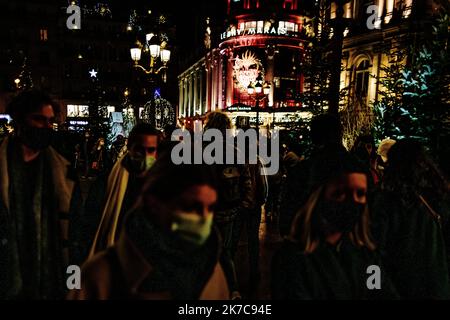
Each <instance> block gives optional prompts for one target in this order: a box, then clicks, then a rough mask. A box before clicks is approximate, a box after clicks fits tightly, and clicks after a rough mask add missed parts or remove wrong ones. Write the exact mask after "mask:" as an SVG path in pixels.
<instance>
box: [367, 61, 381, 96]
mask: <svg viewBox="0 0 450 320" xmlns="http://www.w3.org/2000/svg"><path fill="white" fill-rule="evenodd" d="M379 60H380V55H378V54H374V55H373V58H372V59H371V61H372V68H371V69H370V75H371V77H369V88H368V89H369V92H368V94H367V95H368V102H369V103H370V102H374V101H375V100H376V97H377V82H378V81H377V79H379V78H378V75H379V70H378V68H379V66H380V61H379ZM372 76H374V77H372Z"/></svg>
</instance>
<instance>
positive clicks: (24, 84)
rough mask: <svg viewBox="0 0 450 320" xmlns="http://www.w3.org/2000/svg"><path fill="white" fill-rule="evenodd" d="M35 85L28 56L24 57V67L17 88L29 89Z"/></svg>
mask: <svg viewBox="0 0 450 320" xmlns="http://www.w3.org/2000/svg"><path fill="white" fill-rule="evenodd" d="M33 87H34V84H33V78H32V76H31V71H30V69H29V67H28V64H27V57H24V59H23V64H22V68H21V71H20V74H19V77H18V82H17V88H18V89H19V90H29V89H32V88H33Z"/></svg>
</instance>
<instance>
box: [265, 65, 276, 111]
mask: <svg viewBox="0 0 450 320" xmlns="http://www.w3.org/2000/svg"><path fill="white" fill-rule="evenodd" d="M274 77H275V56H273V57H272V58H271V59H267V70H266V76H265V78H266V81H267V82H268V83H269V84H270V92H269V97H268V105H269V107H272V106H273V104H274V101H273V99H274V94H275V82H274V81H273V80H274Z"/></svg>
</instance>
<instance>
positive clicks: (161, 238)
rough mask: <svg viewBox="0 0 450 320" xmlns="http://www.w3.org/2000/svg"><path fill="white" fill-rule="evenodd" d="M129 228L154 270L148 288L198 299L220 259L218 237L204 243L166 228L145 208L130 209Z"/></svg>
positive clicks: (178, 296)
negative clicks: (195, 242) (193, 242)
mask: <svg viewBox="0 0 450 320" xmlns="http://www.w3.org/2000/svg"><path fill="white" fill-rule="evenodd" d="M125 228H126V231H127V234H128V235H129V237H130V239H131V241H133V243H134V244H135V245H136V247H137V248H138V249H139V251H140V252H141V253H142V254H143V256H144V257H145V258H146V260H147V261H148V262H149V263H150V264H151V265H152V267H153V271H152V274H151V276H150V277H149V278H147V279H146V280H145V281H144V283H143V285H142V289H143V290H145V291H147V292H158V291H169V292H170V293H171V294H172V296H173V298H174V299H176V300H194V299H198V298H199V297H200V294H201V292H202V289H203V287H204V286H205V284H206V282H207V280H208V279H209V277H210V276H211V274H212V272H213V270H214V266H215V265H216V263H217V257H216V254H217V252H216V251H217V250H215V248H216V246H215V245H214V238H213V237H210V238H209V240H208V241H207V242H206V243H205V244H204V245H203V246H201V247H196V246H193V245H190V244H188V243H186V242H185V241H183V240H181V239H178V238H177V237H176V236H175V235H174V234H171V233H166V232H162V231H161V230H159V229H158V228H157V227H156V226H154V225H153V223H152V222H151V221H150V220H149V219H147V218H146V217H145V213H143V212H142V211H139V210H138V211H133V212H131V213H130V215H129V217H128V219H127V221H126V224H125Z"/></svg>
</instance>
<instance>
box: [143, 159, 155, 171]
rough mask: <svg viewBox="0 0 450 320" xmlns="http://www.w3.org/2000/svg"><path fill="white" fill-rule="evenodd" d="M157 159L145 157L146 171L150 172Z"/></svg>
mask: <svg viewBox="0 0 450 320" xmlns="http://www.w3.org/2000/svg"><path fill="white" fill-rule="evenodd" d="M155 161H156V158H155V157H154V156H146V157H145V171H148V170H149V169H150V168H151V167H152V166H153V164H154V163H155Z"/></svg>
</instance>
